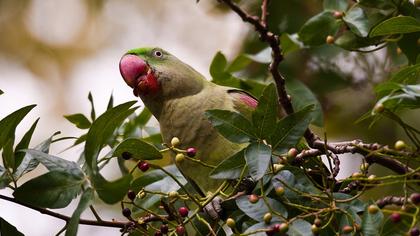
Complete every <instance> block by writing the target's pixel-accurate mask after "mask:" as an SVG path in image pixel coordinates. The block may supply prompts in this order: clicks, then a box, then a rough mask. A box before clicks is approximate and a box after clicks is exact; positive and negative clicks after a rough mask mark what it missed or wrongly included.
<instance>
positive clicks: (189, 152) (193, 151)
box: [187, 147, 197, 157]
mask: <svg viewBox="0 0 420 236" xmlns="http://www.w3.org/2000/svg"><path fill="white" fill-rule="evenodd" d="M196 154H197V149H195V148H193V147H190V148H188V149H187V156H189V157H195V155H196Z"/></svg>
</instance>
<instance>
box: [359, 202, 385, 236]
mask: <svg viewBox="0 0 420 236" xmlns="http://www.w3.org/2000/svg"><path fill="white" fill-rule="evenodd" d="M367 208H368V207H366V209H365V213H364V214H363V218H362V232H363V235H364V236H376V235H381V234H380V228H381V224H382V220H383V219H384V215H383V213H382V211H378V212H377V213H375V214H370V213H369V212H368V209H367Z"/></svg>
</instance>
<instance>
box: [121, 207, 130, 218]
mask: <svg viewBox="0 0 420 236" xmlns="http://www.w3.org/2000/svg"><path fill="white" fill-rule="evenodd" d="M122 214H123V216H125V217H130V216H131V210H130V209H128V208H124V209H123V210H122Z"/></svg>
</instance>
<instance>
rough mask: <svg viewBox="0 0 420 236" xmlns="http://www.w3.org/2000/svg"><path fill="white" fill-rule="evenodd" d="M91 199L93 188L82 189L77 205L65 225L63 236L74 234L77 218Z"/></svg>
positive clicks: (77, 224) (75, 233) (77, 223)
mask: <svg viewBox="0 0 420 236" xmlns="http://www.w3.org/2000/svg"><path fill="white" fill-rule="evenodd" d="M92 200H93V190H92V189H91V188H88V189H86V190H85V191H83V194H82V196H81V198H80V201H79V204H78V205H77V208H76V210H75V211H74V212H73V214H72V215H71V218H70V221H69V222H68V223H67V226H66V234H65V236H76V235H77V228H78V226H79V220H80V216H81V215H82V213H83V212H84V211H85V210H86V209H87V208H88V207H89V205H90V204H91V203H92Z"/></svg>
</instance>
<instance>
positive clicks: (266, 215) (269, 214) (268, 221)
mask: <svg viewBox="0 0 420 236" xmlns="http://www.w3.org/2000/svg"><path fill="white" fill-rule="evenodd" d="M272 218H273V216H272V215H271V213H270V212H267V213H265V215H264V217H263V219H264V222H265V223H266V224H270V222H271V219H272Z"/></svg>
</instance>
